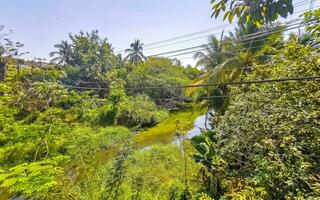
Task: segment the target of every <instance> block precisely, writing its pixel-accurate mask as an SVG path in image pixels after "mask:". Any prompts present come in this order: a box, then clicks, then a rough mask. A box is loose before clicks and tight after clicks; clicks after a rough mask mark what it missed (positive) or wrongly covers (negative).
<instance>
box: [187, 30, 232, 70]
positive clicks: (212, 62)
mask: <svg viewBox="0 0 320 200" xmlns="http://www.w3.org/2000/svg"><path fill="white" fill-rule="evenodd" d="M222 38H223V34H221V39H220V41H219V40H218V39H217V38H216V37H215V36H210V37H209V44H206V45H203V48H204V50H203V51H199V52H197V53H195V54H194V56H193V57H194V58H195V59H196V60H198V61H197V66H200V67H204V69H205V70H206V71H210V70H212V69H213V68H214V67H216V66H217V65H219V64H221V63H222V62H223V61H225V60H226V59H227V58H228V57H230V56H231V54H230V53H227V52H226V51H225V50H224V48H223V45H222V43H221V41H222Z"/></svg>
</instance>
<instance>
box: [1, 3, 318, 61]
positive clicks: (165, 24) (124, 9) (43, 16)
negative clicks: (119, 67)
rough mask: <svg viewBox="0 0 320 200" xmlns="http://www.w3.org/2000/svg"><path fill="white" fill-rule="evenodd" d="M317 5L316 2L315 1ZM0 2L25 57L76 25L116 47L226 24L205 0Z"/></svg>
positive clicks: (49, 47)
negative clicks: (27, 52)
mask: <svg viewBox="0 0 320 200" xmlns="http://www.w3.org/2000/svg"><path fill="white" fill-rule="evenodd" d="M302 1H303V0H296V1H294V2H302ZM317 5H319V1H317V0H316V6H317ZM0 7H1V8H2V11H1V19H0V24H3V25H5V26H6V27H7V29H12V30H13V34H12V35H11V38H12V39H13V40H14V41H20V42H22V43H24V44H25V45H26V47H25V51H29V52H30V54H28V55H27V58H33V57H42V58H48V54H49V52H50V51H53V50H54V47H53V45H54V44H57V43H59V42H60V41H61V40H63V39H67V37H68V33H78V32H79V31H80V30H83V31H91V30H93V29H97V30H99V32H100V35H101V36H103V37H107V38H108V40H109V42H110V43H111V44H112V45H113V47H114V48H115V50H116V51H117V50H122V49H125V48H127V47H128V46H129V44H130V43H131V42H132V41H133V40H134V39H135V38H139V39H141V40H142V41H143V42H144V43H146V44H148V43H152V42H156V41H159V40H163V39H167V38H171V37H174V36H179V35H183V34H186V33H190V32H195V31H199V30H203V29H207V28H211V27H215V26H220V25H223V24H227V23H226V22H223V21H222V19H221V18H219V19H211V18H210V15H211V10H210V1H209V0H90V1H89V0H1V1H0ZM306 8H309V5H303V6H300V7H299V8H296V11H299V10H302V9H306ZM231 28H232V27H230V28H229V29H231ZM220 31H221V30H220ZM213 32H215V33H217V32H218V31H213ZM206 34H208V33H206ZM217 34H218V33H217ZM204 35H205V34H204ZM205 42H206V38H205V37H204V38H202V39H197V40H194V41H190V42H186V43H181V44H177V45H172V46H168V47H163V48H158V49H153V50H149V51H145V54H146V55H150V54H155V53H161V52H166V51H170V50H175V49H180V48H184V47H190V46H194V45H200V44H202V43H205ZM188 56H189V57H191V56H192V55H186V56H181V57H179V58H183V59H184V60H183V61H185V63H193V61H192V59H186V57H188Z"/></svg>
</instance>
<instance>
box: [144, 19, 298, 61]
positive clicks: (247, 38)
mask: <svg viewBox="0 0 320 200" xmlns="http://www.w3.org/2000/svg"><path fill="white" fill-rule="evenodd" d="M291 26H294V27H291ZM302 26H304V24H301V23H300V22H299V23H295V24H292V25H288V27H286V28H283V27H276V28H273V29H271V30H268V31H264V32H256V33H253V34H248V35H246V36H244V37H239V38H237V39H236V40H234V41H233V42H234V43H241V42H246V41H248V42H254V40H253V39H257V38H260V37H265V36H268V35H271V34H275V33H279V32H283V31H288V30H293V29H296V28H300V27H302ZM251 36H252V37H251ZM222 44H228V43H227V42H221V44H220V45H222ZM206 45H208V46H211V45H212V43H207V44H202V45H198V46H193V47H188V48H183V49H178V50H173V51H168V52H163V53H158V54H153V55H149V56H147V57H158V56H163V55H167V54H173V53H178V52H183V51H187V50H192V49H197V51H198V50H199V48H203V47H204V46H206ZM192 52H194V51H190V52H189V53H192ZM189 53H183V54H181V55H184V54H189ZM178 55H180V54H178ZM178 55H172V56H178Z"/></svg>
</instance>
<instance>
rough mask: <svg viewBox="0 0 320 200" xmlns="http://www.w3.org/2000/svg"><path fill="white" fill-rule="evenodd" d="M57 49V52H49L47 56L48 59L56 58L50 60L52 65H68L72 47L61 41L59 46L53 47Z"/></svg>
mask: <svg viewBox="0 0 320 200" xmlns="http://www.w3.org/2000/svg"><path fill="white" fill-rule="evenodd" d="M54 47H55V48H57V49H58V50H57V51H53V52H51V53H50V54H49V55H50V57H54V56H55V55H57V57H55V58H53V59H52V60H51V62H52V63H56V64H57V65H66V64H70V62H71V56H72V47H71V44H69V43H68V42H67V41H66V40H63V41H61V43H60V44H56V45H54Z"/></svg>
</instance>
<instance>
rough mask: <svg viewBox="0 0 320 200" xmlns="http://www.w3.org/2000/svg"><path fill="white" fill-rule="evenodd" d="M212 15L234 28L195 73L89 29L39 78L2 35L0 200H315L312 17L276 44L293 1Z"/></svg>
mask: <svg viewBox="0 0 320 200" xmlns="http://www.w3.org/2000/svg"><path fill="white" fill-rule="evenodd" d="M228 2H230V9H229V10H228V9H227V8H226V4H227V3H228ZM211 3H212V6H213V13H214V16H216V17H218V16H219V15H220V12H222V11H225V13H224V17H225V18H228V20H229V21H230V22H231V21H232V20H233V18H234V16H237V17H238V18H237V19H238V25H237V27H236V29H235V30H234V31H233V32H232V33H229V34H226V33H224V34H222V35H221V37H220V38H216V37H214V36H210V37H209V41H208V43H207V44H205V45H203V50H201V51H199V52H197V53H195V55H194V58H195V59H196V61H197V65H196V66H195V67H192V66H184V65H183V63H181V62H180V61H179V60H177V59H172V58H169V57H146V56H145V55H144V53H143V43H142V42H141V41H140V40H138V39H137V40H135V41H134V42H133V43H132V44H131V45H130V48H129V49H127V50H126V51H125V53H126V54H125V57H124V58H123V56H122V55H121V54H120V55H119V54H116V53H115V51H114V48H113V46H112V45H111V44H110V43H109V41H108V39H107V38H105V37H102V36H101V35H100V33H99V32H98V31H97V30H94V31H92V32H80V33H77V34H69V36H68V38H67V39H65V40H62V41H61V42H60V43H59V44H57V45H55V46H54V49H55V50H53V51H52V52H51V53H50V54H49V56H50V57H51V58H52V60H51V62H49V63H44V64H43V66H42V67H39V65H37V62H35V61H27V60H23V59H21V58H20V57H19V56H20V55H22V54H23V53H26V52H23V51H22V50H21V47H23V44H22V43H20V42H12V41H11V40H10V39H9V37H10V35H8V33H9V32H7V31H6V29H5V27H3V26H1V28H0V32H1V34H0V144H1V145H0V199H1V200H2V199H15V198H21V199H48V200H50V199H70V200H81V199H83V200H87V199H90V200H108V199H121V200H122V199H124V200H126V199H128V200H129V199H133V200H140V199H143V200H149V199H150V200H153V199H156V200H157V199H159V200H163V199H168V200H213V199H214V200H218V199H220V200H227V199H230V200H231V199H234V200H242V199H257V200H260V199H265V200H271V199H283V200H285V199H306V200H307V199H319V198H320V159H319V154H320V124H319V119H320V110H319V104H320V102H319V100H320V85H319V79H320V77H319V76H320V74H319V71H320V59H319V58H320V50H319V41H320V33H319V31H320V29H319V26H320V25H319V20H320V15H319V13H320V10H319V9H318V10H315V11H308V12H306V13H305V14H304V15H303V16H301V20H302V21H303V22H302V25H304V26H305V27H306V29H305V31H304V33H303V34H297V33H295V32H291V33H290V35H288V36H286V33H287V32H286V26H285V25H283V24H281V23H279V22H277V19H278V17H279V16H281V17H286V16H287V14H290V13H292V11H293V4H292V1H262V0H255V1H250V2H247V3H246V2H237V1H233V0H231V1H211ZM256 8H258V9H257V10H255V9H256ZM270 30H276V31H271V32H268V31H270ZM265 33H268V34H265ZM252 35H254V36H259V37H258V39H257V38H255V37H250V36H252ZM21 63H23V67H20V64H21ZM17 66H19V67H17ZM199 69H201V70H199ZM202 115H205V122H204V125H203V126H202V127H200V129H197V127H194V121H197V120H196V119H199V118H198V117H199V116H202ZM196 125H199V124H196ZM192 128H195V129H197V130H198V132H196V133H194V132H192V130H193V129H192ZM190 130H191V131H190Z"/></svg>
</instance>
